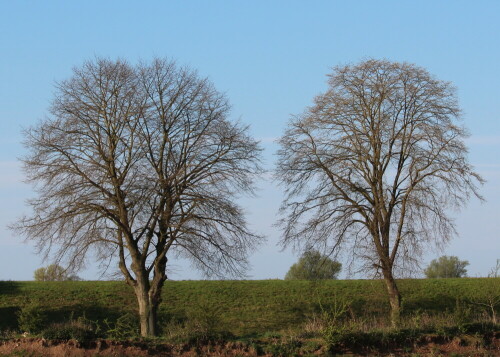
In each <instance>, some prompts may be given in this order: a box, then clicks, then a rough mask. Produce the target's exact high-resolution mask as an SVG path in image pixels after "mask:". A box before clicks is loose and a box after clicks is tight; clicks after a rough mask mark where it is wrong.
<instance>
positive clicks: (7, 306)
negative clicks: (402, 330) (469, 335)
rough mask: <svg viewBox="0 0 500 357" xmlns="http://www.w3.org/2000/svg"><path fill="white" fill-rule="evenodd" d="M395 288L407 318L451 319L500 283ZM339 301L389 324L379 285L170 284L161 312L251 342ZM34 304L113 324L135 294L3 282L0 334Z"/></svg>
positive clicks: (93, 286)
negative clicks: (205, 322)
mask: <svg viewBox="0 0 500 357" xmlns="http://www.w3.org/2000/svg"><path fill="white" fill-rule="evenodd" d="M398 284H399V286H400V290H401V294H402V296H403V313H404V315H406V316H412V315H413V314H415V313H422V312H425V313H427V314H430V315H432V314H439V313H444V312H449V313H453V312H454V311H455V310H456V309H457V306H458V305H460V304H461V302H464V303H470V302H471V301H486V300H487V298H488V297H489V296H500V278H461V279H422V280H416V279H412V280H400V281H398ZM338 301H346V302H348V303H349V305H350V314H351V315H352V316H353V317H355V318H379V319H384V318H385V317H386V316H387V313H388V311H389V304H388V301H387V296H386V291H385V287H384V285H383V282H382V281H379V280H337V281H325V282H308V281H282V280H261V281H169V282H167V283H166V286H165V288H164V290H163V303H162V304H161V307H160V311H161V318H162V321H163V322H164V323H166V322H167V321H179V322H182V321H185V320H187V319H189V318H190V316H198V317H199V316H200V315H202V317H203V315H205V316H206V317H207V318H214V317H215V318H217V319H218V323H219V324H221V325H222V326H223V327H224V330H226V331H229V332H231V333H233V334H234V335H237V336H245V335H247V336H251V335H262V334H264V333H266V332H269V331H285V330H290V329H297V327H299V326H300V325H301V324H303V323H304V322H305V321H306V320H307V318H308V317H310V316H312V315H314V314H315V313H319V312H321V311H322V310H328V309H330V308H331V307H332V306H333V305H334V304H335V302H338ZM457 302H458V303H457ZM30 303H34V304H37V305H39V306H40V307H41V308H42V309H43V310H44V311H45V312H46V313H47V317H48V322H47V323H51V322H62V321H68V320H69V319H70V317H71V316H72V317H74V318H77V317H79V316H83V315H85V317H86V318H88V319H90V320H99V321H103V320H104V319H107V320H108V321H115V320H116V319H117V318H119V317H120V316H123V315H124V314H126V313H131V312H132V313H135V311H136V300H135V296H134V293H133V291H132V289H131V288H130V287H129V286H127V285H125V283H123V282H117V281H110V282H101V281H98V282H94V281H79V282H11V281H4V282H0V331H1V330H16V329H17V328H18V325H17V313H18V311H19V310H20V309H21V308H22V307H23V306H26V305H27V304H30ZM457 304H458V305H457ZM469 305H470V304H469ZM470 306H473V305H470ZM477 308H478V309H479V307H477ZM498 308H499V307H498V306H497V309H498Z"/></svg>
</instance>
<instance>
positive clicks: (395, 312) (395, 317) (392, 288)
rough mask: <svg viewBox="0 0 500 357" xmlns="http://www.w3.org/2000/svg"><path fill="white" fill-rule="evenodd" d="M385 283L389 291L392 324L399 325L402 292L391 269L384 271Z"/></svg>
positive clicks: (393, 325)
mask: <svg viewBox="0 0 500 357" xmlns="http://www.w3.org/2000/svg"><path fill="white" fill-rule="evenodd" d="M383 275H384V281H385V285H386V287H387V292H388V293H389V303H390V305H391V324H392V327H398V326H399V324H400V320H401V294H400V293H399V289H398V286H397V285H396V280H394V277H393V275H392V271H391V270H390V269H384V271H383Z"/></svg>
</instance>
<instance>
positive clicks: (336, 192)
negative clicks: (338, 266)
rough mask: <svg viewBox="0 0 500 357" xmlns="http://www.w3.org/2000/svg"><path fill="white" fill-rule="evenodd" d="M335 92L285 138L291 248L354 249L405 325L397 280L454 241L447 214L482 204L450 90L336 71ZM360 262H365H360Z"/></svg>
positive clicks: (421, 73)
mask: <svg viewBox="0 0 500 357" xmlns="http://www.w3.org/2000/svg"><path fill="white" fill-rule="evenodd" d="M328 84H329V88H328V90H327V91H326V92H325V93H324V94H321V95H319V96H317V97H316V98H315V102H314V105H313V106H312V107H310V108H307V109H306V111H305V112H304V113H303V114H301V115H298V116H296V117H293V118H292V119H291V121H290V123H289V124H288V128H287V130H286V132H285V134H284V135H283V137H282V138H281V139H280V144H281V149H280V151H279V153H278V155H279V160H278V168H277V173H276V175H277V178H278V180H280V182H282V184H284V186H285V187H286V197H285V199H284V201H283V205H282V208H281V213H282V219H281V221H280V224H281V226H282V228H283V239H282V244H283V245H285V246H287V245H290V244H294V245H296V246H298V247H299V248H300V247H306V248H308V247H322V248H323V249H326V250H327V251H328V252H329V253H330V254H336V253H337V252H339V251H342V250H343V249H342V248H344V250H347V251H348V252H349V253H351V254H352V255H351V258H352V259H354V258H362V260H361V261H362V262H363V264H362V267H364V268H370V269H374V270H375V271H376V272H379V273H381V274H382V276H383V279H384V281H385V284H386V286H387V291H388V294H389V301H390V306H391V321H392V323H393V325H397V323H398V321H399V315H400V308H401V295H400V292H399V290H398V287H397V284H396V281H395V273H396V272H397V270H396V269H398V268H402V269H404V268H408V267H409V266H411V265H412V264H414V263H415V262H416V261H417V259H418V257H419V256H420V255H421V253H422V251H423V249H426V248H428V247H429V246H430V245H429V244H430V243H437V244H438V245H440V244H443V243H445V242H446V241H448V240H449V239H450V238H451V237H452V236H453V235H454V234H455V229H454V223H453V220H452V219H451V218H450V216H449V215H448V214H447V211H446V209H447V208H450V207H451V208H454V209H459V208H460V207H462V206H463V205H464V204H465V203H466V201H467V200H468V199H469V198H470V196H471V195H472V196H476V197H478V198H480V199H481V196H480V195H479V193H478V186H479V185H480V184H482V182H483V179H482V178H481V177H480V176H479V175H478V174H477V173H475V172H474V171H473V168H472V167H471V165H470V164H469V163H468V161H467V148H466V146H465V145H464V138H466V137H467V132H466V130H465V129H464V128H463V127H462V126H460V125H459V124H458V121H459V119H460V116H461V113H460V108H459V106H458V102H457V99H456V95H455V90H454V88H453V87H452V86H451V85H450V83H447V82H443V81H439V80H437V79H435V78H434V77H433V76H431V75H430V74H429V73H428V72H427V71H426V70H425V69H422V68H419V67H417V66H415V65H412V64H408V63H395V62H389V61H385V60H367V61H364V62H361V63H359V64H357V65H347V66H343V67H336V68H334V71H333V73H332V74H331V75H329V82H328ZM358 261H359V260H358Z"/></svg>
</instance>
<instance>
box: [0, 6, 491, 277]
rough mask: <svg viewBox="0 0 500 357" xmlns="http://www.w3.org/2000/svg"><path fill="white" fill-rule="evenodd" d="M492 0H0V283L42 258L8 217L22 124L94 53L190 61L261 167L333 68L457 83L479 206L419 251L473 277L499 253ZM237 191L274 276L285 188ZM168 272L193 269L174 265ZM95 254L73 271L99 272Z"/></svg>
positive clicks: (257, 261) (256, 270) (18, 211)
mask: <svg viewBox="0 0 500 357" xmlns="http://www.w3.org/2000/svg"><path fill="white" fill-rule="evenodd" d="M499 34H500V2H498V1H477V2H472V1H440V2H436V1H305V0H304V1H213V0H212V1H141V2H138V1H44V2H42V1H8V0H0V200H1V204H0V280H6V279H12V280H29V279H31V278H32V273H33V271H34V270H35V269H36V268H37V267H39V266H42V265H44V264H48V262H42V260H41V257H39V256H37V255H35V254H34V253H33V247H32V246H30V245H27V244H24V243H23V239H22V237H15V236H13V234H12V233H11V232H10V231H8V230H7V229H6V228H5V226H6V225H7V224H8V223H10V222H13V221H14V220H15V219H16V218H18V217H19V216H20V215H22V214H23V213H26V212H28V210H27V207H26V206H25V203H24V202H25V200H26V199H27V198H28V197H30V196H31V195H32V192H31V190H30V187H29V186H27V185H25V184H23V183H22V180H23V175H22V173H21V171H20V169H19V167H20V166H19V163H18V161H17V158H19V157H20V156H22V155H23V152H24V149H23V147H22V145H21V141H22V135H21V128H22V127H27V126H30V125H33V124H34V123H36V121H37V120H39V119H40V118H43V117H44V115H46V113H47V107H48V105H49V102H50V100H51V98H52V94H53V90H54V89H53V88H54V83H55V82H56V81H58V80H63V79H65V78H68V76H70V74H71V69H72V67H74V66H79V65H81V64H82V63H83V62H84V61H85V60H87V59H92V58H93V57H95V56H104V57H109V58H117V57H121V58H124V59H127V60H129V61H130V62H135V61H138V60H141V59H142V60H149V59H151V58H152V57H153V56H160V57H164V56H167V57H169V58H172V59H176V60H177V61H178V62H179V63H180V64H186V65H189V66H191V67H193V68H196V69H197V70H198V71H199V73H200V75H201V76H206V77H209V78H210V80H211V81H212V82H213V83H214V84H215V86H216V88H218V89H219V90H220V91H223V92H225V93H226V94H227V96H228V97H229V99H230V101H231V103H232V106H233V110H232V114H233V117H234V118H235V119H238V118H240V119H241V121H243V122H245V123H248V124H250V126H251V132H252V134H253V135H254V136H255V137H257V138H259V139H260V140H262V145H263V146H264V148H265V152H264V156H265V160H266V167H268V168H269V169H272V167H273V165H274V161H275V155H274V153H275V151H276V149H277V147H276V145H275V144H274V143H273V139H274V138H277V137H279V136H280V135H281V133H282V132H283V130H284V128H285V125H286V123H287V121H288V119H289V118H290V115H292V114H297V113H300V112H302V111H303V110H304V109H305V107H306V106H308V105H310V104H311V103H312V99H313V97H314V96H315V95H316V94H318V93H320V92H322V91H324V90H325V88H326V83H325V81H326V77H325V75H326V74H328V73H329V72H330V71H331V67H333V66H335V65H339V64H345V63H350V62H358V61H360V60H362V59H366V58H386V59H389V60H393V61H407V62H412V63H415V64H417V65H419V66H422V67H425V68H427V69H428V70H429V71H430V72H431V73H432V74H434V75H436V76H437V77H438V78H440V79H442V80H447V81H451V82H453V83H454V85H455V86H456V87H457V88H458V96H459V100H460V103H461V106H462V108H463V110H464V114H465V115H464V121H465V125H466V126H467V127H468V128H469V129H470V132H471V134H472V136H471V138H470V139H469V140H468V143H469V147H470V160H471V162H472V163H473V164H474V166H475V167H476V169H477V171H478V172H480V173H481V174H482V175H483V176H484V178H486V179H487V181H488V182H487V183H486V184H485V186H484V187H483V188H482V190H481V192H482V194H483V195H484V196H485V198H486V199H487V202H486V203H482V204H481V203H479V202H477V201H471V202H470V204H469V206H468V208H467V209H465V210H464V211H462V212H461V213H457V214H456V218H457V228H458V233H459V237H458V238H457V239H455V240H454V241H453V242H451V244H450V245H449V246H448V247H447V248H446V250H445V251H443V252H439V251H434V250H429V251H428V252H427V254H426V255H425V256H424V258H423V262H424V263H425V262H428V261H430V260H431V259H433V258H435V257H437V256H439V255H441V254H447V255H457V256H459V257H460V258H461V259H467V260H469V262H470V266H469V275H470V276H484V275H485V274H487V272H488V270H489V269H490V268H491V267H492V266H493V265H494V264H495V260H496V259H497V258H500V243H499V238H500V233H499V232H500V224H499V222H500V155H499V154H500V109H499V105H498V103H500V86H499V85H498V83H499V80H500V35H499ZM259 186H260V187H261V189H260V191H259V197H257V198H252V199H244V200H242V201H241V202H242V204H244V205H245V207H246V209H247V212H248V221H249V223H250V224H251V226H252V227H253V229H254V230H255V231H257V232H260V233H262V234H265V235H266V236H267V237H268V240H267V243H266V244H265V245H263V246H261V248H260V249H259V251H258V252H256V253H255V254H254V255H252V256H251V257H250V261H251V263H252V270H251V271H249V275H250V277H251V278H254V279H267V278H282V277H283V276H284V274H285V273H286V271H287V269H288V268H289V266H290V265H291V264H292V263H293V262H294V261H295V260H296V258H297V252H292V251H291V250H290V249H287V250H284V251H281V248H280V247H278V246H277V245H276V243H277V241H278V240H279V231H278V230H277V229H276V228H274V227H273V226H272V225H273V223H274V222H275V220H276V212H277V209H278V207H279V204H280V201H281V198H282V193H281V190H280V188H279V187H276V186H275V185H274V184H272V183H270V182H267V181H261V182H259ZM174 268H175V269H174V271H173V273H172V274H171V275H170V276H171V278H173V279H196V278H199V277H200V274H199V273H198V272H196V271H195V270H193V269H191V268H190V267H189V265H187V264H186V263H185V262H182V261H179V262H176V263H175V267H174ZM97 271H98V270H97V268H96V263H95V262H93V261H92V260H90V262H89V268H88V269H87V270H85V271H82V272H81V273H80V275H81V276H82V277H84V278H86V279H96V278H99V274H98V273H97Z"/></svg>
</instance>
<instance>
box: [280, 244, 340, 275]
mask: <svg viewBox="0 0 500 357" xmlns="http://www.w3.org/2000/svg"><path fill="white" fill-rule="evenodd" d="M341 269H342V264H340V263H339V262H337V261H334V260H332V259H330V258H329V257H328V256H326V255H323V254H321V253H320V252H318V251H317V250H308V251H306V252H305V253H304V254H302V256H301V257H300V259H299V261H298V262H297V263H295V264H293V265H292V266H291V267H290V270H288V273H286V275H285V280H325V279H337V276H338V275H339V273H340V270H341Z"/></svg>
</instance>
